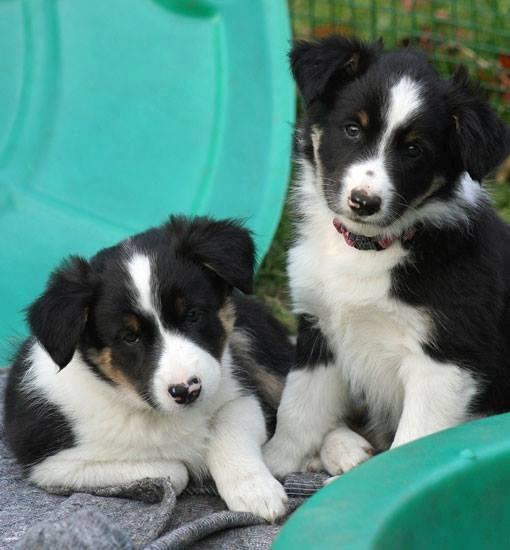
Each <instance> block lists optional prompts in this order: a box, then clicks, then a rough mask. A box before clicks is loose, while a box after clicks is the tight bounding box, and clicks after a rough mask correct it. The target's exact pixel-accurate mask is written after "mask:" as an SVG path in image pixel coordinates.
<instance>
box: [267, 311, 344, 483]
mask: <svg viewBox="0 0 510 550" xmlns="http://www.w3.org/2000/svg"><path fill="white" fill-rule="evenodd" d="M296 348H297V349H296V368H295V369H294V370H292V371H291V372H290V373H289V374H288V375H287V380H286V381H285V387H284V389H283V394H282V398H281V402H280V406H279V408H278V414H277V423H276V431H275V434H274V436H273V438H272V439H271V441H269V443H267V444H266V446H265V448H264V459H265V460H266V464H267V465H268V466H269V469H270V470H271V471H272V472H273V473H274V474H275V475H277V476H284V475H286V474H288V473H290V472H298V471H304V470H307V469H317V465H318V460H317V455H318V453H319V450H320V447H321V444H322V440H323V438H324V436H325V435H326V433H328V432H329V431H330V430H331V429H333V428H334V427H335V425H336V424H337V423H338V420H339V418H340V417H341V415H342V414H343V412H344V408H345V405H346V400H347V399H348V397H347V386H346V384H345V383H344V382H343V380H342V377H341V373H340V371H339V369H338V367H337V366H336V364H335V358H334V356H333V352H332V351H331V349H330V347H329V344H328V342H327V339H326V337H325V336H324V334H323V333H322V331H321V330H320V328H319V326H318V321H317V319H315V318H313V317H310V316H307V315H302V316H301V317H300V318H299V328H298V339H297V346H296Z"/></svg>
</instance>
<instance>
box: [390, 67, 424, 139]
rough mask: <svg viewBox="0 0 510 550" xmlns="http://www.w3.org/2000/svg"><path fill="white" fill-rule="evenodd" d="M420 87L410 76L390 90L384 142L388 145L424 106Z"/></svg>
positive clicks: (402, 79)
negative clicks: (392, 135)
mask: <svg viewBox="0 0 510 550" xmlns="http://www.w3.org/2000/svg"><path fill="white" fill-rule="evenodd" d="M422 102H423V101H422V98H421V95H420V86H419V84H418V83H417V82H415V81H414V80H412V79H411V78H410V77H408V76H404V77H402V78H401V79H400V80H399V81H398V82H397V83H396V84H394V85H393V86H392V87H391V89H390V97H389V104H388V108H387V111H386V113H385V119H386V130H385V132H384V137H383V139H382V142H383V143H384V145H386V143H387V141H388V140H389V138H390V137H391V134H393V132H394V131H395V130H396V129H397V128H399V127H400V126H402V125H403V124H405V123H406V122H408V121H409V120H410V119H411V118H412V117H413V116H414V115H415V114H416V112H417V111H418V109H419V108H420V107H421V105H422Z"/></svg>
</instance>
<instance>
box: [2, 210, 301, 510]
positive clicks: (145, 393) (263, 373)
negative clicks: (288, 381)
mask: <svg viewBox="0 0 510 550" xmlns="http://www.w3.org/2000/svg"><path fill="white" fill-rule="evenodd" d="M253 268H254V246H253V242H252V240H251V238H250V236H249V234H248V232H247V231H246V230H244V229H242V228H241V227H239V226H238V225H236V224H235V223H234V222H231V221H212V220H210V219H208V218H195V219H186V218H181V217H173V218H171V219H170V221H169V222H168V223H167V224H165V225H163V226H162V227H159V228H156V229H150V230H149V231H147V232H145V233H141V234H139V235H135V236H134V237H131V238H129V239H127V240H125V241H124V242H121V243H120V244H118V245H117V246H114V247H112V248H107V249H105V250H102V251H101V252H99V253H98V254H97V255H96V256H94V257H93V258H92V259H91V260H90V261H86V260H84V259H82V258H78V257H72V258H70V259H69V260H67V261H65V262H64V263H63V264H62V265H61V266H60V267H59V269H57V270H56V271H55V272H54V273H53V275H52V276H51V278H50V280H49V283H48V286H47V288H46V291H45V292H44V294H43V295H42V296H41V297H40V298H39V299H38V300H36V301H35V302H34V304H32V306H31V307H30V308H29V311H28V322H29V324H30V328H31V330H32V334H33V336H32V337H31V338H29V339H28V340H27V341H26V342H25V344H24V345H23V346H22V348H21V350H20V352H19V354H18V356H17V358H16V360H15V362H14V364H13V366H12V369H11V372H10V377H9V381H8V385H7V390H6V398H5V426H6V434H7V439H8V441H9V443H10V446H11V447H12V449H13V451H14V453H15V455H16V457H17V459H18V461H19V463H20V464H21V465H22V466H23V468H24V470H25V472H26V473H27V475H28V478H29V479H30V480H31V481H32V482H34V483H36V484H38V485H40V486H42V487H52V486H65V487H69V488H73V489H77V490H79V489H83V488H94V487H100V486H106V485H112V484H119V483H129V482H132V481H134V480H138V479H141V478H145V477H168V478H170V479H171V481H172V483H173V485H174V488H175V490H176V492H177V493H180V492H181V491H182V490H183V489H184V488H185V487H186V484H187V483H188V476H189V475H192V476H197V477H200V476H203V475H205V474H207V473H210V475H211V476H212V478H213V479H214V481H215V482H216V485H217V488H218V491H219V493H220V495H221V496H222V498H223V499H224V500H225V502H226V504H227V505H228V507H229V508H230V509H232V510H239V511H247V512H252V513H254V514H257V515H259V516H261V517H263V518H265V519H267V520H274V519H275V518H277V517H278V516H281V515H282V514H283V513H284V512H285V503H286V495H285V492H284V490H283V488H282V486H281V485H280V484H279V483H278V482H277V481H276V480H275V479H274V478H273V476H272V475H271V474H270V472H269V470H268V469H267V467H266V466H265V464H264V462H263V459H262V450H261V447H262V444H263V443H264V442H265V441H266V439H267V436H268V433H269V434H270V433H271V430H272V429H274V422H275V415H276V407H277V404H278V401H279V397H280V392H281V388H282V387H283V380H284V377H285V374H286V372H287V370H288V368H289V366H290V363H291V361H292V360H293V358H294V350H293V347H292V345H291V344H289V340H288V337H287V334H286V332H285V330H284V329H283V327H282V326H281V325H280V324H279V323H278V322H277V321H276V320H275V319H273V318H272V317H271V316H270V315H269V314H268V313H267V312H266V311H265V309H264V308H263V307H261V306H260V305H259V304H258V303H257V302H256V301H254V300H253V299H251V298H246V297H243V296H241V295H239V294H240V293H237V294H233V292H232V291H233V289H240V290H241V291H243V292H249V291H250V289H251V286H252V276H253Z"/></svg>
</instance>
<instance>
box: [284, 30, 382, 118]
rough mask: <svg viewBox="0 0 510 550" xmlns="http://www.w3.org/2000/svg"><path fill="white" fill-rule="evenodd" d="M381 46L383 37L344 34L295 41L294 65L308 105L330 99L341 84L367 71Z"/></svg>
mask: <svg viewBox="0 0 510 550" xmlns="http://www.w3.org/2000/svg"><path fill="white" fill-rule="evenodd" d="M381 49H382V41H378V42H375V43H373V44H367V43H366V42H362V41H360V40H357V39H354V38H345V37H342V36H328V37H327V38H323V39H321V40H318V41H315V42H307V41H305V40H299V41H297V42H295V44H294V47H293V48H292V50H291V52H290V54H289V57H290V65H291V68H292V74H293V75H294V80H295V81H296V84H297V87H298V88H299V91H300V93H301V95H302V97H303V100H304V102H305V104H306V106H307V107H308V106H309V105H310V104H312V103H313V102H314V101H317V100H320V101H324V102H328V101H330V100H331V99H332V98H333V97H334V92H336V90H337V89H338V86H339V85H342V84H345V83H347V82H349V81H350V80H353V79H354V78H356V77H357V76H359V75H361V74H363V73H364V72H365V71H366V69H367V68H368V66H369V65H370V63H372V61H373V60H374V59H375V58H376V57H377V55H378V54H379V52H380V51H381Z"/></svg>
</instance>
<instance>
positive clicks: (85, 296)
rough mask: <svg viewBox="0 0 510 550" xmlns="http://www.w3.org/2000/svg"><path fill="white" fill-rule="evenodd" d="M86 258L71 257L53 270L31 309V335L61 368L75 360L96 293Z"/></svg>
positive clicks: (29, 317)
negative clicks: (88, 308) (76, 350)
mask: <svg viewBox="0 0 510 550" xmlns="http://www.w3.org/2000/svg"><path fill="white" fill-rule="evenodd" d="M93 287H94V285H93V283H92V277H91V269H90V266H89V264H88V262H87V261H86V260H84V259H83V258H79V257H77V256H72V257H70V258H69V259H68V260H66V261H64V262H63V263H62V265H61V266H60V267H59V268H58V269H57V270H56V271H54V272H53V273H52V274H51V276H50V279H49V281H48V284H47V286H46V290H45V291H44V293H43V294H42V295H41V296H40V297H39V298H38V299H37V300H36V301H35V302H34V303H33V304H32V305H31V306H30V308H29V309H28V315H27V319H28V324H29V325H30V328H31V330H32V334H33V335H34V336H35V337H36V338H37V340H39V342H40V343H41V344H42V345H43V346H44V348H45V349H46V351H47V352H48V353H49V354H50V355H51V358H52V359H53V361H55V363H56V364H57V365H58V366H59V367H60V368H63V367H65V366H66V365H67V364H68V363H69V362H70V361H71V359H72V357H73V354H74V351H75V349H76V347H77V345H78V342H79V340H80V337H81V335H82V333H83V330H84V328H85V324H86V322H87V307H88V306H89V305H90V303H91V301H92V298H93V295H94V288H93Z"/></svg>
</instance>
